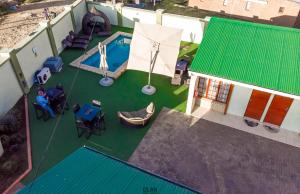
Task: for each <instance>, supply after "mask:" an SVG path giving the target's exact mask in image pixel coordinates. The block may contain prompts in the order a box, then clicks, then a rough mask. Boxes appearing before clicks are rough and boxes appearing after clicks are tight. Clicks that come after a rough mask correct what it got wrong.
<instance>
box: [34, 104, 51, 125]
mask: <svg viewBox="0 0 300 194" xmlns="http://www.w3.org/2000/svg"><path fill="white" fill-rule="evenodd" d="M32 105H33V107H34V111H35V116H36V118H37V119H38V120H40V119H43V120H44V121H47V120H48V119H49V118H50V115H49V114H48V112H47V111H46V110H45V109H44V108H43V107H41V106H40V105H39V104H38V103H36V102H34V103H32Z"/></svg>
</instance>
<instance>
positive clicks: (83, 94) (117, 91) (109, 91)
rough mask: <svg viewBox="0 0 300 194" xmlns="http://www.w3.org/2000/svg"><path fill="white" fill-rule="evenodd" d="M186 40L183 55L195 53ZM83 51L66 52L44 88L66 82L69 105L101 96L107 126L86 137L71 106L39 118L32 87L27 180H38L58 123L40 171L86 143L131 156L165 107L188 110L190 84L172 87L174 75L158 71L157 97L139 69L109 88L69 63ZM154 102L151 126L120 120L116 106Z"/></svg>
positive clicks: (154, 82)
mask: <svg viewBox="0 0 300 194" xmlns="http://www.w3.org/2000/svg"><path fill="white" fill-rule="evenodd" d="M113 30H114V31H125V32H132V29H128V28H120V27H114V28H113ZM103 39H104V38H99V37H95V38H93V41H92V42H91V43H90V45H89V49H90V48H92V47H94V46H95V45H97V44H98V42H99V41H101V40H103ZM183 45H184V46H185V49H184V50H182V51H181V52H180V56H183V55H187V54H193V53H195V52H196V49H197V45H196V44H189V43H183ZM82 54H83V51H79V50H66V51H63V52H62V54H61V57H62V58H63V61H64V67H63V70H62V72H60V73H57V74H54V75H52V77H51V79H50V80H49V81H48V82H47V84H46V85H45V88H48V87H53V86H55V85H56V84H57V83H61V84H62V85H63V86H64V87H65V90H66V92H67V93H68V94H69V100H68V102H69V104H70V105H73V104H75V103H79V104H80V105H83V104H84V103H90V102H91V101H92V100H93V99H96V100H100V101H101V103H102V108H103V111H104V113H105V122H106V131H105V132H104V133H103V135H102V136H95V135H93V136H91V137H90V139H89V140H87V139H85V137H81V138H78V137H77V132H76V128H75V123H74V114H73V112H72V110H69V111H66V112H65V114H64V115H60V116H59V117H57V118H56V119H50V120H48V121H46V122H44V121H43V120H37V119H36V117H35V112H34V109H33V106H32V102H34V100H35V96H36V91H37V88H36V87H33V88H32V89H31V91H30V93H29V95H28V99H29V115H30V130H31V146H32V162H33V170H32V171H31V173H30V174H29V175H28V176H27V177H25V178H24V179H23V181H22V182H23V183H24V184H27V183H29V182H31V181H32V180H33V178H34V174H35V172H36V168H37V165H38V163H39V161H40V160H41V157H42V155H43V152H44V150H45V147H46V145H47V142H48V140H49V138H50V135H51V133H52V131H53V129H54V127H55V126H56V124H57V128H56V131H55V134H54V137H53V141H52V142H51V144H50V147H49V150H48V152H47V153H46V155H45V156H46V159H45V160H44V162H43V163H42V165H41V166H40V169H39V171H38V175H40V174H42V173H43V172H45V171H46V170H47V169H49V168H50V167H52V166H54V165H55V164H56V163H58V162H59V161H61V160H62V159H64V158H65V157H66V156H67V155H68V154H70V153H71V152H73V151H75V150H76V149H78V148H79V147H81V146H82V145H88V146H91V147H94V148H96V149H97V150H100V151H102V152H104V153H107V154H110V155H113V156H114V157H117V158H119V159H122V160H127V159H128V158H129V157H130V155H131V154H132V153H133V151H134V150H135V148H136V147H137V146H138V144H139V142H140V141H141V140H142V138H143V137H144V135H145V133H146V132H147V131H148V129H149V128H150V127H151V124H152V123H153V121H154V120H155V118H156V116H157V115H158V113H159V112H160V110H161V109H162V107H164V106H165V107H168V108H172V109H176V110H178V111H183V112H184V111H185V107H186V100H187V91H188V87H187V86H172V85H171V84H170V82H171V78H168V77H165V76H161V75H155V74H153V75H152V85H154V86H155V87H156V88H157V92H156V93H155V95H153V96H147V95H144V94H142V93H141V88H142V87H143V86H144V85H145V84H146V83H147V76H148V74H147V73H144V72H139V71H126V72H125V73H124V74H123V75H122V76H121V77H119V78H118V79H117V80H115V83H114V84H113V85H112V86H111V87H107V88H104V87H101V86H100V85H99V84H98V82H99V80H100V78H101V76H100V75H98V74H96V73H92V72H89V71H84V70H79V69H77V68H74V67H71V66H69V65H68V64H69V63H70V62H72V61H73V60H74V59H76V58H78V57H79V56H80V55H82ZM76 75H77V76H76ZM75 78H76V79H75ZM73 80H75V82H74V87H73V88H72V89H71V84H72V82H73ZM151 101H153V102H154V104H155V106H156V113H155V115H154V117H153V119H152V120H151V122H150V123H149V125H147V126H146V127H144V128H131V127H126V126H124V125H122V124H120V122H119V120H118V118H117V111H120V110H121V111H124V110H125V111H131V110H136V109H140V108H143V107H145V106H147V105H148V103H150V102H151Z"/></svg>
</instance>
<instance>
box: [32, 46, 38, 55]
mask: <svg viewBox="0 0 300 194" xmlns="http://www.w3.org/2000/svg"><path fill="white" fill-rule="evenodd" d="M32 53H33V54H34V56H37V55H38V53H37V47H32Z"/></svg>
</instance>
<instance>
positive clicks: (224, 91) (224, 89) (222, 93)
mask: <svg viewBox="0 0 300 194" xmlns="http://www.w3.org/2000/svg"><path fill="white" fill-rule="evenodd" d="M229 90H230V84H226V83H222V82H221V84H220V87H219V93H218V97H217V101H219V102H223V103H226V101H227V97H228V94H229Z"/></svg>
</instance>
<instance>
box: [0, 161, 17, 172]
mask: <svg viewBox="0 0 300 194" xmlns="http://www.w3.org/2000/svg"><path fill="white" fill-rule="evenodd" d="M18 168H19V166H18V162H17V160H14V159H9V160H8V161H6V162H4V163H3V164H2V165H1V166H0V171H1V172H2V173H3V174H12V173H15V172H16V171H17V170H18Z"/></svg>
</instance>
